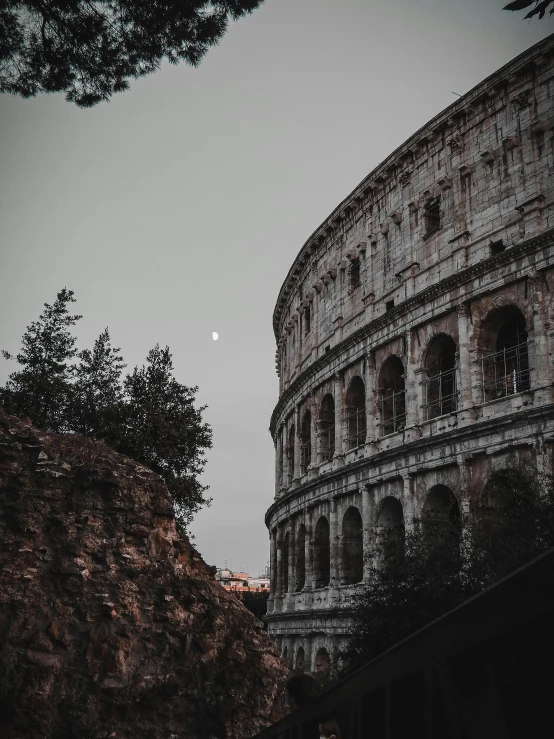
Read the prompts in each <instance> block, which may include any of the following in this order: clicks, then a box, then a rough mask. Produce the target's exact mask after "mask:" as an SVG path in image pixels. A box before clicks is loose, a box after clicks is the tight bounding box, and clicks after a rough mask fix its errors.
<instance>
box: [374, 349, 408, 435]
mask: <svg viewBox="0 0 554 739" xmlns="http://www.w3.org/2000/svg"><path fill="white" fill-rule="evenodd" d="M379 395H380V399H381V436H386V435H387V434H393V433H395V432H396V431H400V430H401V429H403V428H404V426H405V425H406V388H405V384H404V365H403V364H402V362H401V360H400V359H399V358H398V357H396V356H392V357H389V358H388V359H387V360H386V361H385V362H384V363H383V366H382V367H381V372H380V373H379Z"/></svg>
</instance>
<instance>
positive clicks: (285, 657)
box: [281, 645, 289, 667]
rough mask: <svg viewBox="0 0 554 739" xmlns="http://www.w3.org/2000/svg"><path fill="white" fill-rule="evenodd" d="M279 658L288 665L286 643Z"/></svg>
mask: <svg viewBox="0 0 554 739" xmlns="http://www.w3.org/2000/svg"><path fill="white" fill-rule="evenodd" d="M281 659H282V660H283V662H284V663H285V665H286V666H287V667H288V666H289V650H288V649H287V647H286V645H285V647H283V653H282V654H281Z"/></svg>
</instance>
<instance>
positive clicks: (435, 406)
mask: <svg viewBox="0 0 554 739" xmlns="http://www.w3.org/2000/svg"><path fill="white" fill-rule="evenodd" d="M425 368H426V370H427V380H426V383H425V388H426V400H425V403H426V410H427V419H431V418H437V416H444V415H445V414H446V413H452V412H453V411H455V410H456V344H455V343H454V340H453V339H452V337H451V336H447V335H446V334H441V335H440V336H437V337H436V338H435V339H434V340H433V341H432V343H431V346H430V347H429V351H428V352H427V357H426V360H425Z"/></svg>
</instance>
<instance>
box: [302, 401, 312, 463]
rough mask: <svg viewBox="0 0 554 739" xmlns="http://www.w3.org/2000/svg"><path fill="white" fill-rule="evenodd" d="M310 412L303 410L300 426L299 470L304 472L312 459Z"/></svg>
mask: <svg viewBox="0 0 554 739" xmlns="http://www.w3.org/2000/svg"><path fill="white" fill-rule="evenodd" d="M311 434H312V414H311V413H310V411H305V413H304V415H303V416H302V425H301V427H300V471H301V472H302V474H306V472H307V471H308V467H309V466H310V464H311V461H312V442H311Z"/></svg>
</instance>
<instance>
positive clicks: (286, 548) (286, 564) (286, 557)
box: [281, 531, 290, 593]
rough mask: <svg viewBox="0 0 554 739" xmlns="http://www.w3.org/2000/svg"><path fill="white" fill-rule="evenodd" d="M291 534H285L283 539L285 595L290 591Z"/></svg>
mask: <svg viewBox="0 0 554 739" xmlns="http://www.w3.org/2000/svg"><path fill="white" fill-rule="evenodd" d="M289 541H290V537H289V532H288V531H287V533H286V534H285V538H284V539H283V555H282V559H281V561H282V568H283V570H282V571H283V576H282V577H283V593H287V592H288V590H289Z"/></svg>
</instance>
